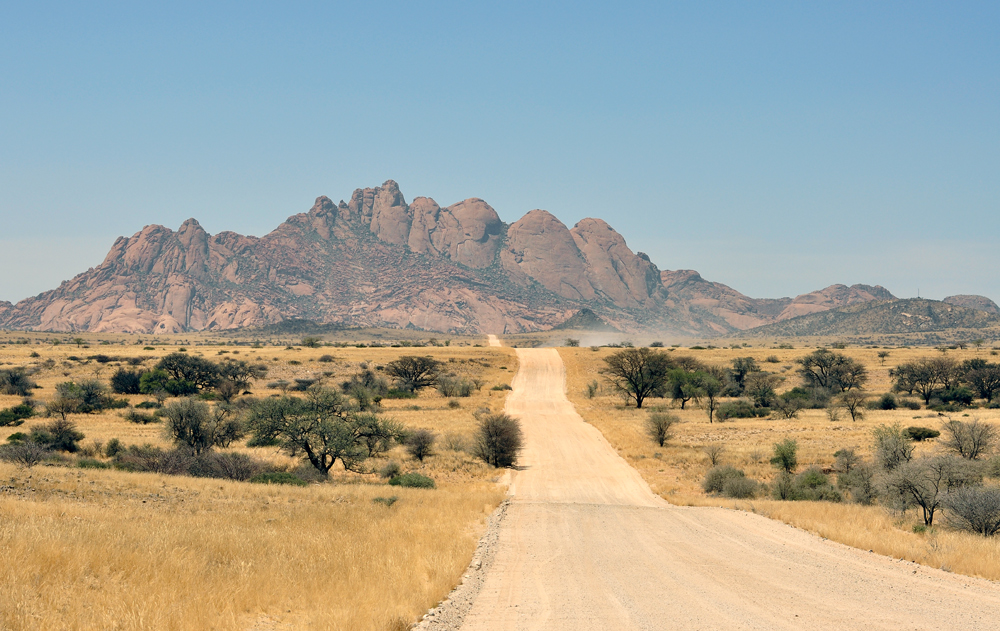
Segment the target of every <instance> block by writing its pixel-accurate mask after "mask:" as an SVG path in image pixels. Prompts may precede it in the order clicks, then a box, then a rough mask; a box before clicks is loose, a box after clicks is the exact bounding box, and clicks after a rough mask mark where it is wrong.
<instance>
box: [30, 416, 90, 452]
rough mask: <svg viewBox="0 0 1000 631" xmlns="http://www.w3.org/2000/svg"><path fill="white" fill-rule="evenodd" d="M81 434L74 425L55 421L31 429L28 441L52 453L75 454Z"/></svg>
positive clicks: (68, 422) (62, 420)
mask: <svg viewBox="0 0 1000 631" xmlns="http://www.w3.org/2000/svg"><path fill="white" fill-rule="evenodd" d="M83 438H84V436H83V432H80V431H78V430H77V427H76V423H74V422H72V421H67V420H65V419H56V420H54V421H52V422H51V423H46V424H45V425H40V426H37V427H33V428H31V436H30V437H29V439H30V441H31V442H33V443H37V444H38V445H41V446H42V447H43V448H45V449H47V450H52V451H65V452H67V453H71V454H72V453H76V452H77V451H79V450H80V445H79V442H80V441H81V440H83Z"/></svg>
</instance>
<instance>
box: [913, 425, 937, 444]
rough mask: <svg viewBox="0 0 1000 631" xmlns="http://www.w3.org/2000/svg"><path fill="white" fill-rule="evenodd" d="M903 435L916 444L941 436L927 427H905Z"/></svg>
mask: <svg viewBox="0 0 1000 631" xmlns="http://www.w3.org/2000/svg"><path fill="white" fill-rule="evenodd" d="M904 433H905V434H906V435H907V436H909V437H910V440H912V441H914V442H918V443H920V442H923V441H925V440H927V439H928V438H937V437H938V436H940V435H941V432H939V431H937V430H936V429H931V428H929V427H907V428H906V429H905V430H904Z"/></svg>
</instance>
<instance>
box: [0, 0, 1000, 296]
mask: <svg viewBox="0 0 1000 631" xmlns="http://www.w3.org/2000/svg"><path fill="white" fill-rule="evenodd" d="M344 4H347V3H344ZM350 4H351V5H355V6H336V3H315V4H312V3H306V2H292V3H273V4H268V3H256V2H234V3H231V4H223V3H205V2H197V3H182V2H171V3H158V4H157V6H152V3H120V4H115V3H66V4H62V3H47V2H33V3H26V2H8V1H6V0H4V1H2V2H0V220H2V221H0V266H2V267H0V269H4V270H6V273H3V274H0V299H6V300H18V299H21V298H24V297H27V296H29V295H33V294H36V293H38V292H41V291H43V290H46V289H50V288H53V287H55V286H56V285H57V284H58V283H59V282H60V281H61V280H64V279H68V278H70V277H72V276H73V275H74V274H76V273H78V272H81V271H84V270H86V269H87V268H88V267H91V266H94V265H97V264H98V263H100V261H101V260H102V259H103V257H104V254H105V253H106V252H107V250H108V249H109V247H110V246H111V244H112V243H113V242H114V239H115V238H116V237H117V236H118V235H121V234H125V235H131V234H133V233H134V232H136V231H138V230H140V229H141V228H142V227H143V226H144V225H146V224H151V223H159V224H164V225H167V226H169V227H172V228H175V229H176V227H177V226H178V225H180V223H181V222H182V221H183V220H184V219H186V218H188V217H196V218H197V219H199V220H200V221H201V222H202V224H203V225H204V226H205V228H206V229H207V230H208V231H209V232H212V233H216V232H220V231H222V230H235V231H237V232H242V233H245V234H256V235H261V234H264V233H266V232H268V231H270V230H271V229H273V228H274V227H275V226H277V225H278V224H279V223H280V222H281V221H283V220H284V219H285V218H286V217H287V216H288V215H291V214H294V213H297V212H303V211H305V210H307V209H308V208H309V207H310V205H311V204H312V201H313V199H314V198H315V197H317V196H318V195H328V196H330V197H332V198H334V199H335V200H339V199H341V198H347V197H348V196H349V195H350V194H351V191H352V190H353V189H355V188H357V187H363V186H374V185H377V184H380V183H381V182H382V181H384V180H386V179H389V178H392V179H395V180H396V181H398V182H399V183H400V186H401V188H402V190H403V193H404V194H405V195H406V198H407V200H410V199H412V198H413V197H414V196H418V195H426V196H430V197H433V198H435V199H436V200H437V201H438V202H439V203H441V204H442V205H445V204H450V203H453V202H456V201H458V200H461V199H464V198H466V197H472V196H475V197H482V198H484V199H486V200H487V201H488V202H489V203H490V204H491V205H493V206H494V208H496V209H497V211H498V212H499V213H500V216H501V217H502V218H503V219H504V220H505V221H508V222H512V221H515V220H516V219H518V218H519V217H520V216H521V215H523V214H524V213H525V212H527V211H528V210H531V209H533V208H545V209H547V210H549V211H551V212H553V213H554V214H555V215H557V216H558V217H559V218H561V219H562V220H563V221H564V222H565V223H566V224H567V225H569V226H572V225H573V224H574V223H575V222H576V221H578V220H579V219H581V218H583V217H587V216H596V217H601V218H603V219H605V220H607V221H608V222H609V223H611V225H613V226H614V227H615V228H616V229H617V230H618V231H619V232H621V233H622V234H623V235H624V236H625V238H626V240H627V241H628V243H629V244H630V246H631V247H632V248H633V249H635V250H642V251H645V252H647V253H648V254H649V255H650V256H651V258H652V260H653V261H654V262H655V263H656V264H657V265H659V266H660V267H661V268H662V269H681V268H692V269H697V270H699V271H701V272H702V275H703V276H705V277H706V278H710V279H713V280H718V281H721V282H724V283H727V284H729V285H732V286H733V287H735V288H736V289H739V290H740V291H743V292H744V293H747V294H750V295H753V296H757V297H778V296H783V295H795V294H798V293H803V292H807V291H811V290H813V289H817V288H820V287H823V286H825V285H829V284H831V283H835V282H843V283H847V284H851V283H857V282H863V283H872V284H875V283H880V284H883V285H885V286H886V287H888V288H889V289H890V290H891V291H893V292H894V293H896V294H897V295H900V296H904V297H908V296H912V295H915V294H916V292H917V289H918V287H919V288H920V293H921V295H923V296H928V297H937V298H941V297H944V296H945V295H948V294H953V293H981V294H985V295H988V296H990V297H992V298H994V299H1000V274H998V273H997V270H998V268H1000V250H998V247H997V246H998V234H1000V39H998V33H1000V9H998V7H1000V5H998V4H997V3H987V2H983V3H977V2H961V3H955V2H939V3H922V2H898V3H892V2H877V3H873V2H858V3H848V2H837V3H815V2H808V3H806V2H788V3H766V2H765V3H749V2H746V3H725V2H702V3H689V2H685V3H673V4H672V3H664V2H654V3H632V4H630V5H628V6H625V7H623V6H620V4H619V3H599V4H598V3H593V4H588V3H579V2H576V3H570V2H567V3H563V4H554V3H546V4H544V6H542V5H541V4H540V3H537V2H528V3H519V2H503V3H492V4H493V5H494V6H492V7H484V6H481V5H483V4H485V3H468V2H455V3H430V2H400V3H383V2H364V3H350Z"/></svg>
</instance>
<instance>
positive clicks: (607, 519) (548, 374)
mask: <svg viewBox="0 0 1000 631" xmlns="http://www.w3.org/2000/svg"><path fill="white" fill-rule="evenodd" d="M491 343H493V340H491ZM517 354H518V358H519V360H520V370H519V371H518V373H517V376H516V377H515V379H514V391H513V392H512V393H511V395H510V397H509V399H508V403H507V410H508V412H510V413H511V414H513V415H515V416H517V417H519V418H521V420H522V424H523V427H524V431H525V438H526V445H527V447H526V449H525V451H524V453H523V456H522V459H521V464H522V465H523V468H522V470H519V471H516V472H515V473H514V474H513V477H512V484H511V505H510V507H509V509H508V513H507V517H506V519H505V521H504V522H503V526H502V527H501V531H500V535H499V540H498V543H497V551H496V557H495V559H494V561H493V565H492V567H491V568H490V569H489V572H488V574H487V575H486V578H485V582H484V583H483V586H482V589H481V590H480V592H479V594H478V596H477V597H476V599H475V601H474V604H473V605H472V609H471V611H469V613H468V615H467V616H466V617H465V620H464V623H463V625H462V627H461V628H462V629H465V630H469V631H475V630H486V629H489V630H491V631H496V630H501V629H560V630H561V629H566V630H574V631H575V630H583V629H602V630H608V629H866V630H873V629H998V628H1000V586H998V585H996V584H994V583H990V582H988V581H983V580H977V579H971V578H966V577H962V576H956V575H953V574H949V573H947V572H944V571H941V570H932V569H929V568H925V567H922V566H918V565H915V564H913V563H909V562H901V561H895V560H892V559H889V558H887V557H881V556H878V555H875V554H871V553H869V552H866V551H860V550H855V549H852V548H848V547H846V546H842V545H840V544H836V543H832V542H829V541H824V540H822V539H820V538H818V537H815V536H813V535H810V534H807V533H805V532H802V531H799V530H796V529H794V528H791V527H789V526H786V525H784V524H781V523H778V522H775V521H771V520H769V519H766V518H763V517H760V516H757V515H754V514H751V513H743V512H738V511H731V510H724V509H715V508H681V507H674V506H670V505H669V504H667V503H666V502H664V501H663V500H662V499H660V498H659V497H657V496H655V495H653V493H652V492H651V491H650V490H649V488H648V486H647V485H646V484H645V483H644V482H643V480H642V479H641V478H640V477H639V474H638V473H637V472H636V471H635V470H634V469H632V468H631V467H629V466H628V464H627V463H626V462H625V461H624V460H622V459H621V458H620V457H619V456H618V455H617V454H616V453H615V452H614V450H613V449H612V448H611V446H610V445H609V444H608V443H607V441H605V440H604V437H603V436H602V435H601V433H600V432H599V431H597V430H596V429H594V428H593V427H591V426H590V425H587V424H586V423H585V422H584V421H583V419H581V418H580V416H579V415H577V414H576V412H575V410H574V409H573V406H572V405H571V404H570V403H569V401H568V400H567V399H566V397H565V394H564V383H565V372H564V369H563V365H562V360H561V359H560V357H559V354H558V353H557V352H556V351H555V350H553V349H518V350H517Z"/></svg>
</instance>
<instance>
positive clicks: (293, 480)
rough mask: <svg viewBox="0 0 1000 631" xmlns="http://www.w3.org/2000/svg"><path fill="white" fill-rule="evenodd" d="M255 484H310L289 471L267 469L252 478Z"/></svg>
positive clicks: (251, 480)
mask: <svg viewBox="0 0 1000 631" xmlns="http://www.w3.org/2000/svg"><path fill="white" fill-rule="evenodd" d="M250 482H253V483H254V484H288V485H291V486H308V484H309V483H308V482H306V481H305V480H303V479H302V478H300V477H299V476H297V475H295V474H294V473H290V472H288V471H267V472H265V473H258V474H257V475H255V476H253V477H252V478H250Z"/></svg>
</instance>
